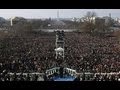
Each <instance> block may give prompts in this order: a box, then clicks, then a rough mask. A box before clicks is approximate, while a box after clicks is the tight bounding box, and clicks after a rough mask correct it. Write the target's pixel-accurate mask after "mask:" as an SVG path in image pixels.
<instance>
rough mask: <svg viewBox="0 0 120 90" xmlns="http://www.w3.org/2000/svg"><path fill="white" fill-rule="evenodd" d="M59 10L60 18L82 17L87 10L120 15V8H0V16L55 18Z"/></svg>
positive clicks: (114, 15) (115, 15) (100, 14)
mask: <svg viewBox="0 0 120 90" xmlns="http://www.w3.org/2000/svg"><path fill="white" fill-rule="evenodd" d="M57 11H59V17H60V18H72V17H82V16H84V15H85V14H86V12H87V11H95V12H96V13H97V16H100V17H101V16H108V15H109V13H111V16H112V17H120V9H0V17H4V18H6V19H7V18H10V17H13V16H21V17H25V18H49V17H51V18H56V17H57Z"/></svg>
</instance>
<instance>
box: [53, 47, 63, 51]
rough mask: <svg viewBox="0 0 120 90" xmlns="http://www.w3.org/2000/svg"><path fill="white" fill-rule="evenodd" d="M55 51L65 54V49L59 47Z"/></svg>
mask: <svg viewBox="0 0 120 90" xmlns="http://www.w3.org/2000/svg"><path fill="white" fill-rule="evenodd" d="M55 51H57V52H63V51H64V49H63V48H61V47H59V48H56V49H55Z"/></svg>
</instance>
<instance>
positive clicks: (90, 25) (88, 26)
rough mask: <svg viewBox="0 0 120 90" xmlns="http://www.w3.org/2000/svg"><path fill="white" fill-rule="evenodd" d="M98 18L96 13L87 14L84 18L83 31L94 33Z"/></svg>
mask: <svg viewBox="0 0 120 90" xmlns="http://www.w3.org/2000/svg"><path fill="white" fill-rule="evenodd" d="M96 16H97V14H96V13H95V12H87V13H86V15H85V16H84V17H83V18H82V21H83V22H84V23H83V29H84V30H85V31H87V32H92V31H93V30H94V28H95V25H94V21H95V20H94V19H95V17H96Z"/></svg>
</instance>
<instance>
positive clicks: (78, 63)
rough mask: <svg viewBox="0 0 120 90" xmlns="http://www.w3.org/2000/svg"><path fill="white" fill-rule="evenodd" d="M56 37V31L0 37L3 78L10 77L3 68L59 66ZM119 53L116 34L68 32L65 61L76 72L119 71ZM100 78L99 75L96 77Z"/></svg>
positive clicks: (29, 69) (26, 69)
mask: <svg viewBox="0 0 120 90" xmlns="http://www.w3.org/2000/svg"><path fill="white" fill-rule="evenodd" d="M55 38H56V37H55V33H45V34H40V33H38V34H35V33H34V34H32V35H28V36H17V35H14V36H9V37H5V38H4V39H0V73H1V75H0V78H5V77H8V76H9V74H6V75H7V76H6V75H3V71H6V73H9V72H10V73H19V72H21V73H32V72H39V73H45V71H46V70H47V69H50V68H53V67H59V66H60V64H61V60H59V59H55ZM119 52H120V50H119V41H118V40H117V39H116V37H105V36H104V37H103V36H102V37H101V36H97V35H96V36H95V35H94V36H93V35H91V34H88V33H73V32H72V33H65V58H64V64H65V67H68V68H72V69H75V70H77V72H92V73H110V72H119V71H120V59H119V58H120V54H119ZM97 77H99V76H96V78H95V80H96V79H97ZM104 77H105V76H104ZM117 77H120V76H119V75H118V76H117ZM100 78H101V77H100ZM23 80H24V79H23Z"/></svg>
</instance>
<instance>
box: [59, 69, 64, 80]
mask: <svg viewBox="0 0 120 90" xmlns="http://www.w3.org/2000/svg"><path fill="white" fill-rule="evenodd" d="M63 69H64V68H63V67H60V69H59V72H60V78H63Z"/></svg>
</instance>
